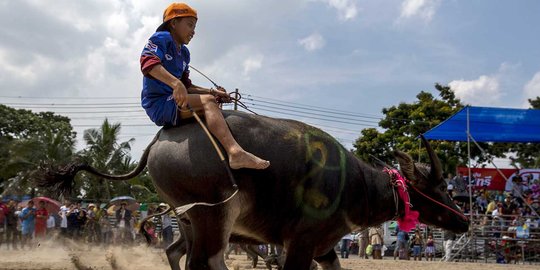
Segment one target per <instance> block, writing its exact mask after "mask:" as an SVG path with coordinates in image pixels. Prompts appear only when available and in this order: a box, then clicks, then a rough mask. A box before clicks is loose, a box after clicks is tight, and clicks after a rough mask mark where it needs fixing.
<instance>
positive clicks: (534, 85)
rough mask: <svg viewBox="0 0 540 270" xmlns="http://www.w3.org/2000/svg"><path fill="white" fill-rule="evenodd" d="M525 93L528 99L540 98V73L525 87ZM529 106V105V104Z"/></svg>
mask: <svg viewBox="0 0 540 270" xmlns="http://www.w3.org/2000/svg"><path fill="white" fill-rule="evenodd" d="M523 92H524V93H525V97H526V98H533V99H534V98H536V97H538V96H540V71H539V72H536V74H534V76H533V77H532V79H531V80H530V81H528V82H527V84H525V87H524V88H523ZM527 105H529V103H528V102H527Z"/></svg>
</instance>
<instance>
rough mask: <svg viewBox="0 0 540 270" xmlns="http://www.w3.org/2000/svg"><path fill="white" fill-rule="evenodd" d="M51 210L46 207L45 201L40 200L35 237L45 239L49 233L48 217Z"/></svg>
mask: <svg viewBox="0 0 540 270" xmlns="http://www.w3.org/2000/svg"><path fill="white" fill-rule="evenodd" d="M48 218H49V212H48V211H47V209H45V201H39V208H38V209H37V210H36V222H35V224H36V225H35V226H36V228H35V237H36V238H39V239H44V238H45V235H46V234H47V219H48Z"/></svg>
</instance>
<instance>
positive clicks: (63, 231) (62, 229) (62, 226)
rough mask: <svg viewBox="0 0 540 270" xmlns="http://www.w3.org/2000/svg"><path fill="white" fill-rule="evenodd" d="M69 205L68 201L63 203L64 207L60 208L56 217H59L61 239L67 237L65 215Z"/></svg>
mask: <svg viewBox="0 0 540 270" xmlns="http://www.w3.org/2000/svg"><path fill="white" fill-rule="evenodd" d="M69 206H70V203H69V201H65V202H64V205H62V206H61V207H60V211H59V212H58V215H59V216H60V219H61V220H60V234H61V235H62V236H63V237H66V236H67V233H68V222H67V213H68V211H69Z"/></svg>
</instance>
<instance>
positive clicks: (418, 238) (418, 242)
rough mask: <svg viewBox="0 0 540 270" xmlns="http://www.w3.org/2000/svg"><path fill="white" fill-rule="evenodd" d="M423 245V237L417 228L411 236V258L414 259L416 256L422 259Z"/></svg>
mask: <svg viewBox="0 0 540 270" xmlns="http://www.w3.org/2000/svg"><path fill="white" fill-rule="evenodd" d="M423 246H424V239H423V237H422V234H421V233H420V230H419V229H416V230H415V231H414V235H413V238H412V247H413V258H414V260H415V261H416V259H417V258H418V260H419V261H421V260H422V247H423Z"/></svg>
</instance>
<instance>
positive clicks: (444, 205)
mask: <svg viewBox="0 0 540 270" xmlns="http://www.w3.org/2000/svg"><path fill="white" fill-rule="evenodd" d="M407 182H408V180H407ZM410 186H411V187H412V188H413V189H414V190H415V191H416V192H418V193H420V195H422V196H424V197H426V198H428V199H429V200H431V201H432V202H434V203H436V204H438V205H440V206H442V207H444V208H446V209H448V210H450V211H451V212H454V213H455V214H457V215H458V216H460V217H462V218H463V219H464V220H465V221H468V220H469V219H468V218H467V216H465V215H464V214H463V213H461V212H459V211H456V210H454V209H452V208H450V207H448V206H447V205H446V204H443V203H441V202H439V201H437V200H435V199H433V198H431V197H429V196H428V195H426V194H424V193H423V192H422V191H420V190H418V189H417V188H416V187H415V186H413V185H410Z"/></svg>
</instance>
